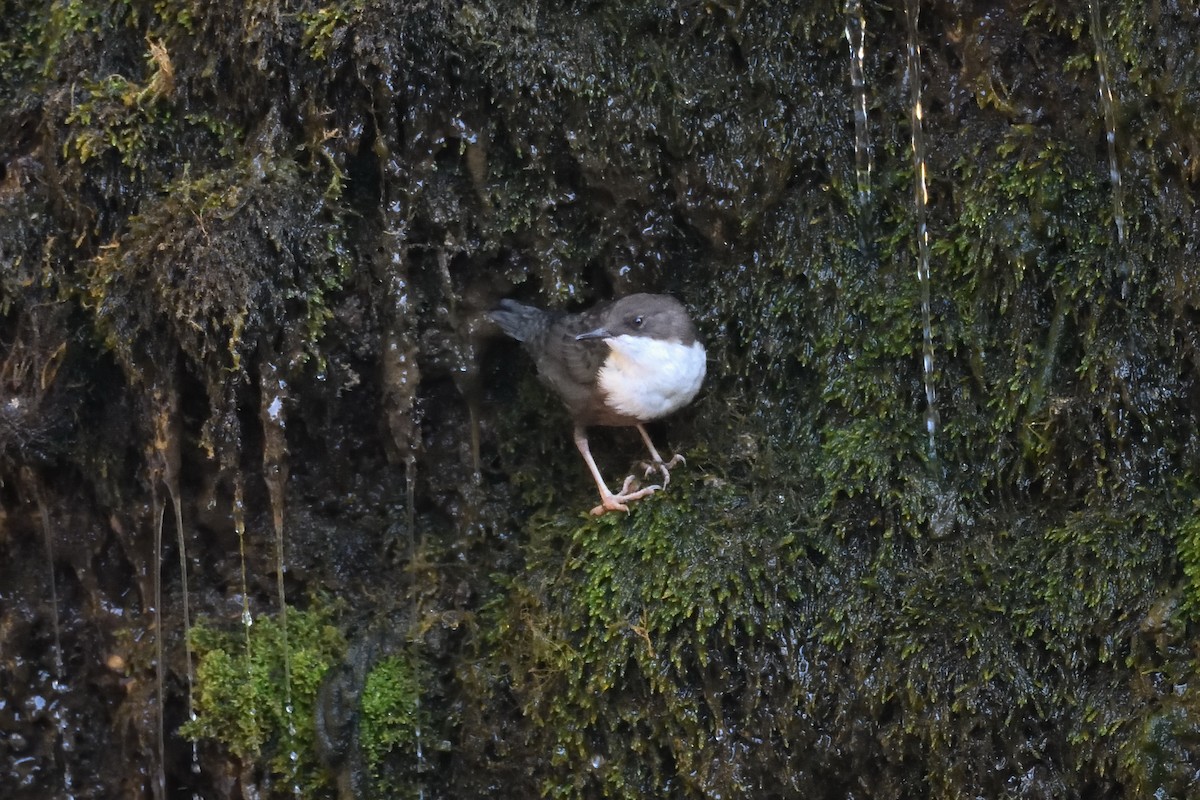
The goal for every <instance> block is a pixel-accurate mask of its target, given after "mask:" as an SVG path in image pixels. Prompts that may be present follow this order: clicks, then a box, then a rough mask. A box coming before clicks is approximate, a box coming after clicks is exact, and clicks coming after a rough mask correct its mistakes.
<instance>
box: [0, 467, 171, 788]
mask: <svg viewBox="0 0 1200 800" xmlns="http://www.w3.org/2000/svg"><path fill="white" fill-rule="evenodd" d="M21 477H22V479H23V483H24V484H25V488H26V490H27V491H28V492H30V493H31V494H32V496H33V501H34V503H35V504H36V505H37V510H38V516H39V518H40V520H41V525H42V541H43V544H44V545H45V555H46V569H47V573H48V574H47V578H48V580H47V582H48V584H49V586H50V616H51V622H52V623H53V629H54V677H53V678H52V679H51V681H50V688H51V692H52V694H51V696H50V698H49V700H48V703H47V705H48V708H49V711H50V717H51V719H52V720H53V721H54V728H55V732H56V733H57V737H58V754H57V755H58V758H59V759H61V761H62V763H61V769H62V787H63V793H64V795H65V797H66V798H67V800H72V798H74V796H75V778H74V772H73V770H72V768H71V760H72V751H73V750H74V749H75V748H74V744H73V742H72V737H73V733H72V730H71V726H70V724H69V721H68V720H67V709H66V704H65V703H64V699H65V698H66V695H67V692H68V686H67V683H66V676H65V675H64V670H63V648H62V623H61V621H60V617H59V608H58V580H57V578H56V577H55V575H54V529H53V527H52V526H51V524H50V511H49V509H47V508H46V503H45V501H44V500H43V498H42V491H41V489H40V488H39V486H38V483H37V478H36V477H35V476H34V474H33V472H32V470H27V469H26V470H22V472H21ZM159 697H160V698H161V697H162V693H161V691H160V692H159ZM160 705H161V703H160ZM160 730H161V729H160ZM160 764H161V761H160Z"/></svg>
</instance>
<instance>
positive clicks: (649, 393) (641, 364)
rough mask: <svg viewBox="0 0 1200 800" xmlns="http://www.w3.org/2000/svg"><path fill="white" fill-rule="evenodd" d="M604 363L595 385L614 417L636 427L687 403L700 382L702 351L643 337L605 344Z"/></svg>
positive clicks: (700, 347) (618, 338)
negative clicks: (627, 418) (633, 422)
mask: <svg viewBox="0 0 1200 800" xmlns="http://www.w3.org/2000/svg"><path fill="white" fill-rule="evenodd" d="M605 341H606V342H607V343H608V346H609V348H610V352H609V355H608V359H607V360H605V362H604V366H603V367H601V368H600V373H599V375H598V376H597V379H598V381H599V384H600V388H601V390H602V391H603V392H604V394H605V397H606V399H607V405H608V406H609V407H610V408H612V409H614V410H615V411H617V412H619V413H621V414H625V415H627V416H630V417H635V418H636V419H638V420H640V421H642V422H648V421H649V420H652V419H658V418H659V417H663V416H666V415H667V414H670V413H671V412H672V411H676V410H678V409H680V408H683V407H684V406H686V405H687V404H688V403H690V402H692V398H693V397H695V396H696V392H698V391H700V384H701V383H703V382H704V372H705V354H704V346H703V345H701V344H700V343H699V342H695V343H693V344H691V345H684V344H681V343H680V342H678V341H664V340H662V339H652V338H650V337H648V336H629V335H625V336H615V337H613V338H611V339H605Z"/></svg>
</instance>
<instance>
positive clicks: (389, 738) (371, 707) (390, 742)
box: [359, 655, 427, 778]
mask: <svg viewBox="0 0 1200 800" xmlns="http://www.w3.org/2000/svg"><path fill="white" fill-rule="evenodd" d="M359 702H360V709H361V713H362V717H361V721H360V722H359V740H360V742H361V743H362V745H361V746H362V749H363V752H364V753H365V755H366V758H367V766H368V768H369V769H370V771H371V773H372V775H373V776H375V777H376V778H378V777H379V775H380V768H381V765H382V763H383V760H384V758H385V757H386V756H388V755H389V754H391V753H400V754H405V755H408V756H409V757H411V758H415V757H416V747H417V740H418V737H419V736H420V732H421V728H422V727H423V726H422V720H421V718H422V714H421V673H420V669H419V665H418V664H417V663H415V662H414V661H412V660H411V659H409V658H406V657H404V656H398V655H397V656H388V657H387V658H385V659H383V660H382V661H380V662H379V663H378V664H376V665H375V666H374V668H373V669H372V670H371V672H370V674H368V675H367V680H366V684H365V686H364V687H363V692H362V698H361V700H360V701H359ZM425 727H427V726H425Z"/></svg>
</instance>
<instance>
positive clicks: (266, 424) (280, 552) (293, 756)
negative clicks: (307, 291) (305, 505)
mask: <svg viewBox="0 0 1200 800" xmlns="http://www.w3.org/2000/svg"><path fill="white" fill-rule="evenodd" d="M259 369H260V374H259V390H260V395H261V398H262V399H261V403H262V407H261V409H260V414H259V419H260V420H261V422H262V432H263V456H262V466H263V480H264V481H265V482H266V484H267V494H268V496H269V499H270V504H271V522H272V528H273V530H274V532H275V592H276V596H277V597H278V601H279V630H280V637H281V640H282V642H281V645H282V649H283V682H284V686H283V693H284V706H283V707H284V713H285V714H286V715H287V722H286V725H287V731H288V738H289V751H288V759H289V761H290V762H291V766H292V774H293V775H294V774H295V773H296V765H297V763H298V761H299V758H300V755H299V753H297V752H296V749H295V744H294V742H295V739H296V720H295V717H294V714H295V705H294V703H293V701H292V651H291V647H290V644H289V642H288V622H287V611H288V606H287V590H286V588H285V587H284V576H285V574H286V572H287V561H286V559H285V557H284V536H283V513H284V497H285V491H286V489H287V478H288V465H287V437H286V434H285V427H286V418H285V416H284V408H285V405H286V399H287V381H285V380H284V379H283V378H282V377H280V375H279V367H278V365H277V364H276V363H275V361H274V359H273V358H271V357H268V356H267V355H266V354H264V356H263V359H262V361H261V362H260V367H259ZM292 789H293V793H294V794H295V795H296V796H297V797H299V796H300V795H301V794H302V790H301V787H300V786H299V785H296V784H293V787H292Z"/></svg>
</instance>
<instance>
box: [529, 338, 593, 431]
mask: <svg viewBox="0 0 1200 800" xmlns="http://www.w3.org/2000/svg"><path fill="white" fill-rule="evenodd" d="M592 317H593V315H592V314H568V315H564V316H563V317H561V318H559V319H558V320H556V321H555V322H554V324H552V325H550V326H548V327H547V328H546V329H545V330H544V331H543V332H542V333H541V334H540V335H539V336H538V341H537V342H530V344H531V345H533V346H532V347H530V350H531V351H532V352H533V353H534V355H535V357H536V359H537V367H538V372H539V373H540V374H541V376H542V378H543V379H544V380H545V381H546V382H547V383H549V384H550V385H551V386H552V387H553V388H554V390H555V391H557V392H558V394H559V396H560V397H562V399H563V402H564V403H566V406H567V409H568V410H569V411H570V412H571V414H572V416H574V417H575V418H576V419H577V420H578V421H579V422H580V423H581V424H588V420H589V419H591V418H593V417H595V415H596V413H597V412H598V410H599V405H600V403H599V398H598V397H597V395H596V373H597V372H598V371H599V370H600V367H601V365H603V364H604V359H605V358H607V357H608V345H607V344H605V343H604V342H603V341H602V340H599V339H593V340H584V341H576V340H575V337H576V336H577V335H578V334H580V333H585V332H587V331H591V330H595V327H596V326H595V325H592V324H591V321H590V319H589V318H592Z"/></svg>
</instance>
